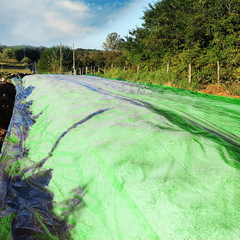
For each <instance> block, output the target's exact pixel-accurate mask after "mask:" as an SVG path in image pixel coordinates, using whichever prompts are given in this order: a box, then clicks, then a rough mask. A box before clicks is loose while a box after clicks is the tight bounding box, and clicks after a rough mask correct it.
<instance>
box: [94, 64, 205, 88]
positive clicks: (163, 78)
mask: <svg viewBox="0 0 240 240" xmlns="http://www.w3.org/2000/svg"><path fill="white" fill-rule="evenodd" d="M97 75H98V76H101V77H104V78H116V79H124V80H130V81H136V82H145V83H154V84H160V85H168V86H172V87H179V88H184V89H188V90H199V89H200V86H199V84H198V83H197V82H192V83H189V82H188V80H187V79H180V80H179V79H178V78H177V76H176V74H174V73H168V72H166V71H164V70H156V71H140V72H139V73H137V72H136V70H134V71H133V70H125V71H124V70H122V69H120V68H114V69H112V70H108V71H106V72H105V74H103V73H100V72H97Z"/></svg>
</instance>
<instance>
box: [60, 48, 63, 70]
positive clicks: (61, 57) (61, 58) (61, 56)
mask: <svg viewBox="0 0 240 240" xmlns="http://www.w3.org/2000/svg"><path fill="white" fill-rule="evenodd" d="M62 60H63V54H62V43H60V74H61V73H62Z"/></svg>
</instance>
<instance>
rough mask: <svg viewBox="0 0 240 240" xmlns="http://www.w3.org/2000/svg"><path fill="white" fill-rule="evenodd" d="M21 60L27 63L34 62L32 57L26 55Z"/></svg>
mask: <svg viewBox="0 0 240 240" xmlns="http://www.w3.org/2000/svg"><path fill="white" fill-rule="evenodd" d="M21 62H22V63H25V64H29V63H30V62H32V60H31V59H30V58H28V57H25V58H23V59H22V61H21Z"/></svg>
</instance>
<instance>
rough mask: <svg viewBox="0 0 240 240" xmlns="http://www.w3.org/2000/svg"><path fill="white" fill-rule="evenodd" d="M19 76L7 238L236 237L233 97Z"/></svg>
mask: <svg viewBox="0 0 240 240" xmlns="http://www.w3.org/2000/svg"><path fill="white" fill-rule="evenodd" d="M15 85H16V87H17V97H16V102H15V108H14V112H13V117H12V119H11V124H10V126H9V129H8V133H7V138H6V140H5V142H4V145H3V150H2V155H1V206H0V207H1V212H0V217H1V218H2V219H7V220H8V221H10V222H11V235H12V238H13V239H139V238H140V239H159V238H163V239H216V238H217V239H226V238H227V239H239V236H240V230H239V220H240V217H239V207H240V206H239V205H240V202H239V199H240V198H239V197H240V192H239V191H240V190H239V189H240V188H239V187H240V186H239V185H240V181H239V160H240V150H239V145H240V139H239V136H240V129H239V121H240V116H239V112H240V111H239V110H240V107H239V103H240V101H239V100H238V99H230V98H224V97H216V96H209V95H205V94H199V93H194V92H189V91H184V90H181V89H174V88H169V87H164V86H155V85H151V84H142V83H131V82H125V81H116V80H107V79H102V78H97V77H89V76H63V75H59V76H54V75H53V76H52V75H51V76H42V75H35V76H28V77H25V78H24V80H23V83H20V81H19V80H17V79H15ZM34 116H35V117H34ZM1 228H2V230H1V231H0V234H1V233H2V234H5V233H6V229H7V228H6V227H5V226H4V225H2V227H1Z"/></svg>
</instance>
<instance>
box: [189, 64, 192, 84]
mask: <svg viewBox="0 0 240 240" xmlns="http://www.w3.org/2000/svg"><path fill="white" fill-rule="evenodd" d="M191 81H192V64H191V63H189V70H188V82H189V83H191Z"/></svg>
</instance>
